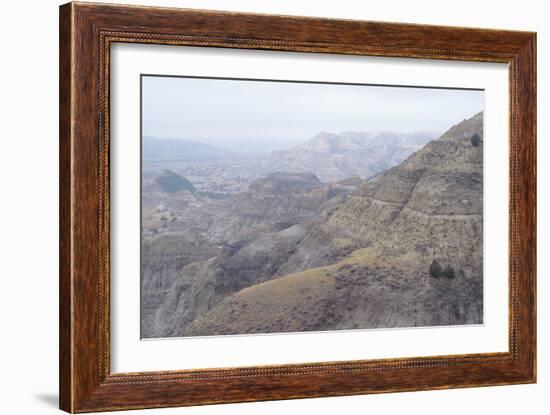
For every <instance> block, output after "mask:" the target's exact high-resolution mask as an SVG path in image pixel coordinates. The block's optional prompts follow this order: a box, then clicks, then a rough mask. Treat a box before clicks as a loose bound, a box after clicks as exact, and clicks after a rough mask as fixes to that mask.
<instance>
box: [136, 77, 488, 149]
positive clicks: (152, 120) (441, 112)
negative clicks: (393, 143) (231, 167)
mask: <svg viewBox="0 0 550 415" xmlns="http://www.w3.org/2000/svg"><path fill="white" fill-rule="evenodd" d="M142 82H143V91H142V93H143V101H142V102H143V112H142V114H143V134H144V135H146V136H152V137H157V138H180V139H187V140H194V141H201V142H206V143H211V144H216V145H219V146H221V147H226V148H230V147H231V146H235V145H246V144H244V143H246V142H256V143H258V144H262V143H261V141H263V145H266V144H268V142H270V143H271V146H272V147H281V148H284V147H288V145H289V144H296V143H298V142H304V141H306V140H308V139H309V138H311V137H312V136H314V135H315V134H317V133H319V132H320V131H326V132H333V133H339V132H343V131H350V130H359V131H368V130H384V131H403V132H405V131H408V132H412V131H440V132H444V131H445V130H447V129H448V128H449V127H450V126H452V125H453V124H456V123H458V122H460V121H462V120H463V119H464V118H469V117H471V116H472V115H474V114H476V113H477V112H479V111H482V110H483V91H464V90H449V89H429V88H405V87H375V86H365V85H358V86H355V85H333V84H309V83H291V82H266V81H239V80H219V79H193V78H176V77H152V76H145V77H143V78H142Z"/></svg>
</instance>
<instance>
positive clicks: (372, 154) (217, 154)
mask: <svg viewBox="0 0 550 415" xmlns="http://www.w3.org/2000/svg"><path fill="white" fill-rule="evenodd" d="M436 136H437V134H436V133H434V132H416V133H393V132H358V131H350V132H345V133H342V134H331V133H320V134H318V135H316V136H315V137H313V138H312V139H310V140H309V141H307V142H306V143H304V144H301V145H297V146H294V147H291V148H289V149H287V150H280V151H272V152H269V153H266V154H256V155H253V154H251V153H249V152H243V151H239V148H236V149H235V151H228V150H223V149H220V148H218V147H215V146H212V145H210V144H204V143H200V142H195V141H189V140H175V139H156V138H151V137H144V139H143V163H144V166H145V167H146V168H156V169H157V170H162V169H164V168H170V169H177V168H178V164H179V165H181V164H182V163H190V162H192V163H196V162H207V163H216V162H217V161H220V160H236V159H238V160H241V159H242V160H248V165H249V168H248V172H249V175H250V178H255V177H261V176H265V175H267V174H269V173H274V172H282V171H287V172H308V173H312V174H315V175H316V176H317V177H318V178H319V180H321V181H323V182H335V181H339V180H343V179H346V178H349V177H354V176H357V177H360V178H363V179H365V178H368V177H372V176H373V175H375V174H377V173H379V172H381V171H384V170H387V169H388V168H390V167H393V166H395V165H397V164H399V163H401V162H402V161H403V160H404V159H405V158H407V157H408V156H409V155H410V154H412V153H414V152H415V151H417V150H419V149H420V148H421V147H422V146H423V145H425V144H426V143H427V142H429V141H431V140H433V139H434V138H435V137H436Z"/></svg>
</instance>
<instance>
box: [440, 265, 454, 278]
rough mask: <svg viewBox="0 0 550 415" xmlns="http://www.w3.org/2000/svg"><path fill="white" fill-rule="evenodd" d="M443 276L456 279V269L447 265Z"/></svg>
mask: <svg viewBox="0 0 550 415" xmlns="http://www.w3.org/2000/svg"><path fill="white" fill-rule="evenodd" d="M443 275H444V276H446V277H447V278H449V279H452V278H454V277H455V276H456V275H455V269H454V268H453V267H451V266H450V265H447V266H446V267H445V269H444V270H443Z"/></svg>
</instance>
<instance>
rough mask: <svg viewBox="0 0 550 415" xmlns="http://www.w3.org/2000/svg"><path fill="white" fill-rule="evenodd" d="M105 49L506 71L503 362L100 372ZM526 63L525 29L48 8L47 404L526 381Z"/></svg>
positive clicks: (106, 258)
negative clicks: (52, 364)
mask: <svg viewBox="0 0 550 415" xmlns="http://www.w3.org/2000/svg"><path fill="white" fill-rule="evenodd" d="M115 42H127V43H151V44H170V45H191V46H205V47H227V48H248V49H265V50H285V51H294V52H309V53H338V54H356V55H371V56H392V57H410V58H424V59H448V60H465V61H483V62H503V63H508V64H509V65H510V131H511V134H510V166H511V168H510V244H509V246H510V273H509V275H510V277H509V278H510V331H509V339H510V340H509V344H510V348H509V349H510V350H509V352H507V353H487V354H476V355H460V356H436V357H425V358H410V359H387V360H366V361H353V362H337V363H336V362H334V363H330V362H325V363H313V362H312V363H304V364H297V365H284V366H267V367H248V368H229V369H205V370H187V371H172V372H147V373H128V374H117V373H111V372H110V353H109V351H110V343H109V337H110V336H109V297H110V292H109V278H110V277H109V263H110V249H109V229H110V226H109V198H110V194H109V167H110V166H109V140H110V137H109V69H110V68H109V59H110V45H111V44H112V43H115ZM535 62H536V36H535V34H534V33H527V32H513V31H502V30H486V29H466V28H458V27H439V26H426V25H408V24H396V23H379V22H362V21H350V20H330V19H317V18H302V17H288V16H268V15H252V14H237V13H225V12H224V13H222V12H207V11H192V10H183V9H166V8H150V7H133V6H112V5H100V4H86V3H70V4H67V5H63V6H61V10H60V407H61V408H62V409H64V410H65V411H68V412H89V411H101V410H109V409H113V410H114V409H132V408H149V407H166V406H180V405H199V404H207V403H221V402H242V401H258V400H268V399H291V398H302V397H314V396H337V395H351V394H359V393H379V392H394V391H408V390H424V389H441V388H452V387H472V386H483V385H504V384H513V383H529V382H534V381H535V378H536V363H535V362H536V333H535V330H536V324H535V323H536V320H535V291H536V287H535V285H536V280H535V268H536V263H535V260H536V234H535V230H536V193H535V191H536V171H535V166H536V162H535V159H536V139H535V137H536V108H535V102H536V85H535V83H536V71H535ZM227 364H228V366H230V365H231V362H227Z"/></svg>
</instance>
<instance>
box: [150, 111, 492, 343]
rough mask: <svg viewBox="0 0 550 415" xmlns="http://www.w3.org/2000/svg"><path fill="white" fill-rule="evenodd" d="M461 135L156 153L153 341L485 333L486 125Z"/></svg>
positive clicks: (472, 124)
mask: <svg viewBox="0 0 550 415" xmlns="http://www.w3.org/2000/svg"><path fill="white" fill-rule="evenodd" d="M449 127H450V128H449V129H448V131H446V132H444V133H443V134H440V133H430V132H428V133H426V132H411V133H395V132H373V131H364V132H363V131H351V132H345V133H340V134H332V133H327V132H321V133H319V134H317V135H316V136H314V137H311V138H309V139H307V140H305V141H304V142H303V143H301V144H298V145H295V146H292V147H289V148H288V149H284V150H277V151H269V152H264V153H254V152H246V151H241V150H240V149H235V150H227V149H221V148H217V147H215V146H212V145H209V144H204V143H199V142H194V141H192V140H177V139H159V138H153V137H143V142H142V149H143V152H142V165H143V171H142V245H141V285H142V287H141V293H142V294H141V336H142V338H159V337H179V336H211V335H227V334H253V333H281V332H297V331H324V330H338V329H368V328H395V327H423V326H442V325H462V324H480V323H482V322H483V216H482V213H483V165H482V161H483V113H478V114H476V115H475V116H473V117H471V118H469V119H466V120H464V121H462V122H460V123H458V124H457V125H454V126H449Z"/></svg>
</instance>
